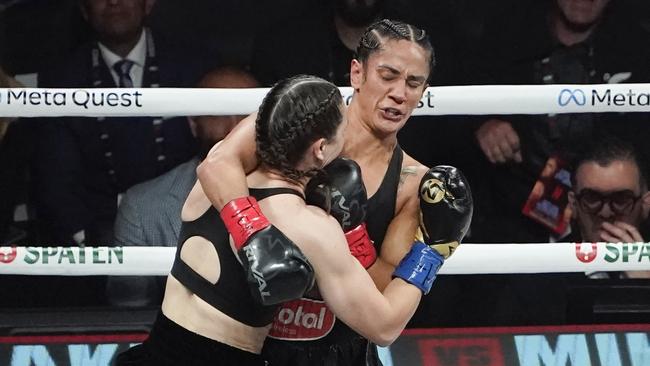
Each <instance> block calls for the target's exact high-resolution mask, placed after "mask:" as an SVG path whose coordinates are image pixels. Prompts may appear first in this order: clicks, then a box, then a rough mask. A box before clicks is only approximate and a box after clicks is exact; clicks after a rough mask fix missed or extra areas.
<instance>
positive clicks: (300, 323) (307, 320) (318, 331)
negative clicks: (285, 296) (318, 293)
mask: <svg viewBox="0 0 650 366" xmlns="http://www.w3.org/2000/svg"><path fill="white" fill-rule="evenodd" d="M335 321H336V317H335V316H334V313H332V312H331V311H330V310H329V309H328V308H327V306H326V305H325V302H324V301H321V300H312V299H306V298H302V299H298V300H293V301H289V302H286V303H284V304H282V306H281V307H280V309H279V310H278V312H277V313H276V314H275V317H274V318H273V325H272V327H271V331H270V332H269V337H271V338H275V339H281V340H287V341H311V340H316V339H320V338H323V337H325V336H326V335H327V334H329V332H330V331H332V328H334V323H335Z"/></svg>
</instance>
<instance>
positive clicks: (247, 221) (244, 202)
mask: <svg viewBox="0 0 650 366" xmlns="http://www.w3.org/2000/svg"><path fill="white" fill-rule="evenodd" d="M220 214H221V219H222V220H223V223H224V224H225V225H226V229H227V230H228V232H229V233H230V235H231V236H232V239H233V241H234V242H235V248H236V249H237V250H240V249H241V248H242V247H243V246H244V244H245V243H246V241H247V240H248V238H249V237H250V236H251V235H253V234H255V233H256V232H258V231H260V230H262V229H264V228H266V227H268V226H270V225H271V223H269V220H268V219H267V218H266V217H265V216H264V214H263V213H262V210H261V209H260V206H259V204H258V203H257V200H256V199H255V197H252V196H248V197H240V198H235V199H234V200H232V201H230V202H228V203H227V204H226V205H225V206H224V207H223V208H222V209H221V213H220Z"/></svg>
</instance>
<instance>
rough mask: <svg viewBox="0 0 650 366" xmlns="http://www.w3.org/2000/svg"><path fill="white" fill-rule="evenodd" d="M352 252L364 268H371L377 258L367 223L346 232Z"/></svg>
mask: <svg viewBox="0 0 650 366" xmlns="http://www.w3.org/2000/svg"><path fill="white" fill-rule="evenodd" d="M345 238H346V239H347V240H348V247H349V248H350V253H351V254H352V255H353V256H354V257H355V258H357V259H358V260H359V262H360V263H361V265H362V266H363V268H370V266H372V265H373V264H374V263H375V261H376V260H377V251H376V250H375V246H374V244H373V243H372V240H370V236H369V235H368V230H367V229H366V223H365V222H364V223H363V224H361V225H359V226H357V227H355V228H354V229H352V230H350V231H348V232H346V233H345Z"/></svg>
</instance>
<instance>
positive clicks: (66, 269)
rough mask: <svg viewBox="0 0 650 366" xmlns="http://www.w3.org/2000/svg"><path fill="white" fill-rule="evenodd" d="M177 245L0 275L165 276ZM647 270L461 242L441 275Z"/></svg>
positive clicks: (562, 250)
mask: <svg viewBox="0 0 650 366" xmlns="http://www.w3.org/2000/svg"><path fill="white" fill-rule="evenodd" d="M175 252H176V248H175V247H130V246H129V247H52V248H44V247H0V275H3V274H4V275H9V274H14V275H15V274H21V275H56V276H88V275H111V276H127V275H134V276H144V275H151V276H166V275H167V274H168V273H169V270H170V269H171V266H172V263H173V261H174V255H175ZM635 270H650V243H631V244H624V243H617V244H614V243H594V244H592V243H582V244H576V243H543V244H463V245H461V246H459V247H458V249H457V250H456V252H455V253H454V255H453V256H452V257H450V258H449V259H448V260H447V261H446V262H445V264H444V265H443V266H442V268H441V270H440V273H441V274H489V273H558V272H587V273H589V272H596V271H635Z"/></svg>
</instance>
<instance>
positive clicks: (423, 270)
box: [393, 241, 445, 295]
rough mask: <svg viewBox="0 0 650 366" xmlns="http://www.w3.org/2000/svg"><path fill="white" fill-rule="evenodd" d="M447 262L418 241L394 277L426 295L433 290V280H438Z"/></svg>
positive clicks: (398, 267)
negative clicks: (439, 271)
mask: <svg viewBox="0 0 650 366" xmlns="http://www.w3.org/2000/svg"><path fill="white" fill-rule="evenodd" d="M444 261H445V259H444V257H443V256H441V255H440V254H439V253H437V252H436V251H435V250H433V249H431V248H430V247H429V246H428V245H426V244H424V243H422V242H419V241H416V242H415V243H413V245H412V246H411V251H409V252H408V254H407V255H406V256H404V258H403V259H402V261H401V262H400V263H399V265H398V266H397V268H395V272H393V277H399V278H401V279H403V280H404V281H406V282H408V283H410V284H412V285H413V286H415V287H417V288H419V289H420V290H422V292H423V293H424V294H425V295H426V294H428V293H429V291H430V290H431V286H432V285H433V280H435V279H436V275H437V274H438V270H439V269H440V266H442V263H443V262H444Z"/></svg>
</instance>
